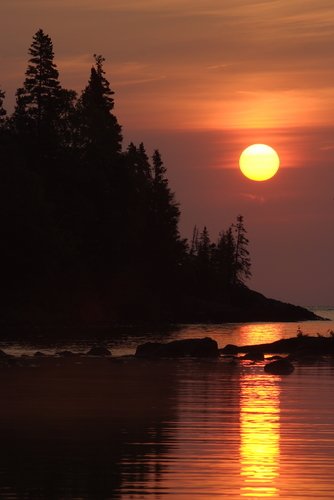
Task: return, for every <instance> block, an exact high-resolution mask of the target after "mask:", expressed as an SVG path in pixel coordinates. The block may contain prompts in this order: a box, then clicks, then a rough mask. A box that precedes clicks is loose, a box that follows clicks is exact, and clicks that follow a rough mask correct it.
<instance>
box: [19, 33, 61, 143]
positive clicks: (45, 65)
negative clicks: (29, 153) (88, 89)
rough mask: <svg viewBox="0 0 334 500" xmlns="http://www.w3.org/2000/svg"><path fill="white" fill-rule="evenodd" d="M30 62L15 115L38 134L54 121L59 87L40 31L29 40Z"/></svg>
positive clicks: (45, 38) (47, 41) (50, 51)
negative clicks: (23, 117) (26, 118)
mask: <svg viewBox="0 0 334 500" xmlns="http://www.w3.org/2000/svg"><path fill="white" fill-rule="evenodd" d="M29 54H30V56H31V57H30V59H29V64H28V68H27V71H26V78H25V81H24V84H23V87H22V88H20V89H18V91H17V111H18V112H19V113H22V112H24V113H26V115H27V117H28V120H29V122H30V124H33V125H35V126H36V129H37V132H38V133H39V134H40V133H41V130H42V126H43V127H44V126H47V127H48V128H49V126H50V123H53V122H54V120H55V119H56V117H57V114H58V113H57V112H58V110H59V106H60V93H61V86H60V83H59V79H58V77H59V73H58V70H57V67H56V65H55V63H54V61H53V60H54V53H53V44H52V41H51V38H50V37H49V35H46V34H45V33H44V31H43V30H42V29H40V30H38V31H37V33H36V34H35V35H34V37H33V42H32V44H31V46H30V49H29Z"/></svg>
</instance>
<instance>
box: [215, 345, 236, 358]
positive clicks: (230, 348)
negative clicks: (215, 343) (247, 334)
mask: <svg viewBox="0 0 334 500" xmlns="http://www.w3.org/2000/svg"><path fill="white" fill-rule="evenodd" d="M219 352H220V353H221V354H226V355H233V356H234V355H235V354H238V352H239V347H238V346H237V345H234V344H227V345H226V346H225V347H223V348H222V349H219Z"/></svg>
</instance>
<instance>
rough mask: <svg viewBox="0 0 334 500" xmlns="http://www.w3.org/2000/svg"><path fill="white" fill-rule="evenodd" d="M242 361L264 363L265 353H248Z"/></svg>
mask: <svg viewBox="0 0 334 500" xmlns="http://www.w3.org/2000/svg"><path fill="white" fill-rule="evenodd" d="M242 359H249V360H251V361H263V360H264V355H263V352H261V351H253V352H248V353H247V354H245V355H244V356H243V357H242Z"/></svg>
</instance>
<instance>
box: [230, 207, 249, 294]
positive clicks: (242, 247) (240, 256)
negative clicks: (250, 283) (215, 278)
mask: <svg viewBox="0 0 334 500" xmlns="http://www.w3.org/2000/svg"><path fill="white" fill-rule="evenodd" d="M233 228H234V232H235V256H234V283H235V284H239V285H240V284H244V281H245V280H246V279H249V278H250V277H251V275H252V273H251V270H250V268H251V261H250V257H249V251H248V248H247V247H248V243H249V240H248V238H247V237H246V233H247V231H246V229H245V226H244V218H243V216H242V215H238V217H237V223H236V224H235V225H233Z"/></svg>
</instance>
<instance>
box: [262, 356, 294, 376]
mask: <svg viewBox="0 0 334 500" xmlns="http://www.w3.org/2000/svg"><path fill="white" fill-rule="evenodd" d="M294 369H295V368H294V366H293V364H292V363H290V361H288V360H287V359H284V358H282V359H277V360H276V361H272V362H271V363H268V364H267V365H266V366H265V367H264V371H265V372H267V373H272V374H274V375H290V373H292V372H293V371H294Z"/></svg>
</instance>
